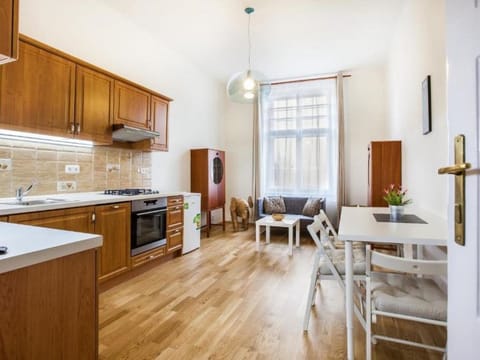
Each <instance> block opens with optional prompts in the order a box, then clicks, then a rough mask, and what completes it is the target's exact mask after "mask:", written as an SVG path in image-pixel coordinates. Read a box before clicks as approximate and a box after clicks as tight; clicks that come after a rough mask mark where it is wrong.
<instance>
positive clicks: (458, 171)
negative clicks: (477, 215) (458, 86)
mask: <svg viewBox="0 0 480 360" xmlns="http://www.w3.org/2000/svg"><path fill="white" fill-rule="evenodd" d="M454 146H455V147H454V150H455V151H454V154H455V165H452V166H447V167H443V168H440V169H438V173H439V174H451V175H455V204H454V209H453V213H454V216H453V218H454V222H455V224H454V225H455V242H456V243H457V244H458V245H462V246H465V170H467V169H470V168H471V166H472V165H470V163H467V162H465V136H464V135H457V136H455V140H454Z"/></svg>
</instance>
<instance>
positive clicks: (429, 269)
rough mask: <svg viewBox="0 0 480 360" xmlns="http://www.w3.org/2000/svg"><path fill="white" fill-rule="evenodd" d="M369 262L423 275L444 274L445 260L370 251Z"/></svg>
mask: <svg viewBox="0 0 480 360" xmlns="http://www.w3.org/2000/svg"><path fill="white" fill-rule="evenodd" d="M370 253H371V257H370V263H371V265H377V266H380V267H382V268H385V269H389V270H394V271H399V272H404V273H409V274H423V275H446V274H447V261H446V260H420V259H407V258H403V257H398V256H392V255H387V254H383V253H379V252H377V251H371V252H370Z"/></svg>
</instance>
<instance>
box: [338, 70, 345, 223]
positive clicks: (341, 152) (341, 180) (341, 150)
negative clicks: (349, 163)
mask: <svg viewBox="0 0 480 360" xmlns="http://www.w3.org/2000/svg"><path fill="white" fill-rule="evenodd" d="M337 104H338V111H337V113H338V176H337V181H338V186H337V222H338V220H339V219H340V212H341V210H342V206H343V205H345V200H346V189H345V120H344V111H343V108H344V107H343V73H341V72H340V73H338V74H337Z"/></svg>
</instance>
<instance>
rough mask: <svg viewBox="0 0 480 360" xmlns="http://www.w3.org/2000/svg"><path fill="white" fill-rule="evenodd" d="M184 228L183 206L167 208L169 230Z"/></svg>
mask: <svg viewBox="0 0 480 360" xmlns="http://www.w3.org/2000/svg"><path fill="white" fill-rule="evenodd" d="M181 226H183V205H177V206H170V207H168V208H167V230H170V229H174V228H177V227H181Z"/></svg>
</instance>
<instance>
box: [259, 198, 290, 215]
mask: <svg viewBox="0 0 480 360" xmlns="http://www.w3.org/2000/svg"><path fill="white" fill-rule="evenodd" d="M263 208H264V210H265V213H266V214H275V213H285V212H286V211H287V209H286V208H285V202H284V201H283V198H282V197H281V196H270V197H265V198H263Z"/></svg>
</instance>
